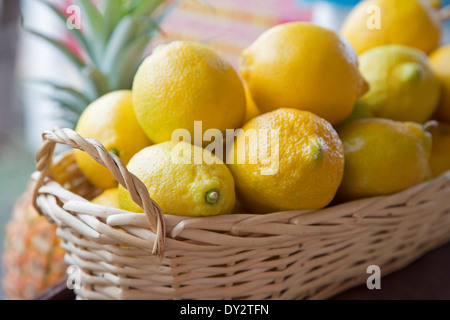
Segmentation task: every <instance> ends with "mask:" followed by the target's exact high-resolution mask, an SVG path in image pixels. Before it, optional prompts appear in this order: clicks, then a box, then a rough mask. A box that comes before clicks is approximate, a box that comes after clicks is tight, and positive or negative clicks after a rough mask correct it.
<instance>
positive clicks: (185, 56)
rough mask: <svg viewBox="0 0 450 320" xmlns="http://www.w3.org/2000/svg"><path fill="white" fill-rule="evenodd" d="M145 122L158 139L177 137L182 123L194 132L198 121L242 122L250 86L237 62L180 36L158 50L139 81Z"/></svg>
mask: <svg viewBox="0 0 450 320" xmlns="http://www.w3.org/2000/svg"><path fill="white" fill-rule="evenodd" d="M132 90H133V106H134V110H135V112H136V116H137V118H138V121H139V123H140V124H141V126H142V128H143V130H144V131H145V133H146V134H147V135H148V137H149V138H150V140H152V141H153V142H155V143H160V142H164V141H168V140H171V138H172V133H173V132H174V130H176V129H185V130H188V132H189V133H190V135H191V137H193V136H194V121H201V125H202V134H203V133H204V132H205V131H206V130H208V129H218V130H220V131H221V132H223V133H225V130H226V129H234V128H238V127H240V126H241V125H242V123H243V121H244V118H245V112H246V105H245V103H246V102H245V92H244V86H243V83H242V81H241V79H240V78H239V76H238V73H237V72H236V71H235V70H234V68H233V67H232V65H231V64H230V63H229V62H228V61H227V60H225V59H224V58H222V57H221V56H220V55H219V54H218V53H217V52H215V51H214V50H213V49H211V48H210V47H208V46H207V45H203V44H200V43H197V42H193V41H174V42H171V43H169V44H167V45H164V46H163V47H160V48H159V49H158V50H155V51H154V52H153V53H152V54H151V55H150V56H149V57H147V58H146V59H145V60H144V62H143V63H142V64H141V65H140V67H139V69H138V71H137V73H136V76H135V78H134V81H133V88H132Z"/></svg>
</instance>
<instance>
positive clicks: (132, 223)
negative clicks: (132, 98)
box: [33, 128, 450, 299]
mask: <svg viewBox="0 0 450 320" xmlns="http://www.w3.org/2000/svg"><path fill="white" fill-rule="evenodd" d="M43 139H44V143H43V145H42V147H41V148H40V149H39V150H38V152H37V155H36V160H37V171H36V172H35V174H34V175H33V179H34V180H35V181H36V188H35V195H34V196H35V205H36V207H37V209H38V210H39V211H40V212H41V213H42V214H44V215H45V216H47V217H48V218H49V219H50V220H51V221H53V222H54V223H55V224H57V226H58V231H57V234H58V236H59V237H60V238H61V240H62V243H61V246H62V247H63V249H65V250H66V251H67V255H66V262H67V263H68V264H69V265H75V266H77V267H78V268H79V270H80V271H81V274H80V276H81V278H80V279H79V280H80V285H81V286H80V287H79V288H75V293H76V295H77V298H78V299H326V298H329V297H331V296H333V295H335V294H337V293H339V292H342V291H343V290H345V289H348V288H350V287H352V286H355V285H359V284H361V283H364V282H365V281H366V279H367V277H368V276H369V275H368V274H367V273H366V270H367V267H368V266H370V265H378V266H380V268H381V273H382V275H386V274H388V273H390V272H392V271H395V270H398V269H400V268H402V267H404V266H406V265H407V264H409V263H411V262H412V261H414V260H415V259H417V258H418V257H420V256H421V255H423V254H424V253H426V252H427V251H429V250H431V249H433V248H435V247H437V246H439V245H441V244H444V243H446V242H448V241H449V240H450V201H449V199H450V172H448V173H447V174H444V175H442V176H441V177H439V178H437V179H434V180H430V181H427V182H425V183H422V184H419V185H416V186H414V187H412V188H409V189H407V190H404V191H402V192H399V193H397V194H393V195H389V196H383V197H374V198H368V199H362V200H358V201H352V202H348V203H344V204H340V205H335V206H331V207H328V208H325V209H321V210H316V211H305V210H303V211H289V212H276V213H271V214H264V215H258V214H247V213H245V214H230V215H223V216H214V217H201V218H191V217H184V216H172V215H164V214H163V213H162V212H161V209H160V208H159V207H158V205H157V204H156V203H154V202H153V200H152V199H151V198H150V197H149V195H148V192H147V191H146V188H145V186H144V185H143V183H142V182H141V181H139V180H138V179H137V178H136V177H135V176H134V175H132V174H131V173H129V172H128V171H127V169H126V166H125V165H124V164H123V163H122V162H121V161H120V159H119V158H117V157H116V156H114V155H113V154H111V153H109V152H107V151H106V149H105V148H104V147H103V146H102V145H101V144H100V143H98V142H97V141H95V140H92V139H86V138H83V137H81V136H79V135H78V134H77V133H75V132H74V131H72V130H70V129H58V128H56V129H54V130H53V131H48V132H44V133H43ZM56 143H61V144H66V145H69V146H72V147H74V148H78V149H81V150H84V151H85V152H87V153H89V154H90V155H91V156H92V157H93V158H94V159H95V160H97V161H98V162H99V163H101V164H103V165H104V166H106V167H107V168H109V169H110V171H111V172H112V173H113V175H114V176H115V177H116V178H117V181H118V182H119V183H120V184H122V185H123V186H124V187H126V188H127V189H128V190H129V191H130V194H131V195H132V198H133V200H134V201H135V202H136V203H137V204H138V205H139V206H141V207H142V208H143V210H144V213H131V212H128V211H124V210H121V209H116V208H109V207H105V206H100V205H96V204H93V203H91V202H90V201H89V200H90V199H92V198H93V197H94V196H95V195H96V194H98V192H99V190H96V189H95V188H94V187H92V186H91V185H90V184H89V183H88V182H87V181H86V179H85V178H84V177H83V175H82V174H81V173H80V171H79V169H78V167H77V165H76V163H75V160H74V158H73V155H72V153H67V154H65V155H64V156H63V157H60V158H59V159H58V160H57V161H53V160H52V154H53V151H54V147H55V144H56Z"/></svg>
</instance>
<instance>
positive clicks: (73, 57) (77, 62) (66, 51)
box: [25, 28, 86, 68]
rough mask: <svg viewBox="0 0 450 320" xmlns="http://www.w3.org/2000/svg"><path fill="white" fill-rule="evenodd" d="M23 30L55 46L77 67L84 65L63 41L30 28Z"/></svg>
mask: <svg viewBox="0 0 450 320" xmlns="http://www.w3.org/2000/svg"><path fill="white" fill-rule="evenodd" d="M25 30H26V31H28V32H29V33H31V34H33V35H35V36H37V37H39V38H41V39H43V40H45V41H47V42H48V43H50V44H51V45H53V46H54V47H56V48H57V49H58V50H59V52H61V53H62V54H64V56H65V57H66V58H68V59H69V60H70V61H72V62H73V64H74V65H75V66H77V67H78V68H83V67H85V66H86V65H85V63H84V62H83V60H81V58H80V57H78V56H77V55H76V54H75V53H74V52H73V51H72V50H71V49H70V48H69V47H68V46H67V45H66V44H65V43H64V42H62V41H60V40H57V39H54V38H51V37H49V36H46V35H45V34H42V33H40V32H38V31H34V30H31V29H28V28H25Z"/></svg>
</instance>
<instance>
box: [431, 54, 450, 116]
mask: <svg viewBox="0 0 450 320" xmlns="http://www.w3.org/2000/svg"><path fill="white" fill-rule="evenodd" d="M430 65H431V69H432V70H433V72H434V74H435V75H436V76H437V77H438V79H439V81H440V83H441V99H440V103H439V106H438V108H437V110H436V114H435V118H436V119H437V120H440V121H443V122H447V123H450V45H446V46H443V47H440V48H438V49H437V50H436V51H434V52H433V53H431V55H430Z"/></svg>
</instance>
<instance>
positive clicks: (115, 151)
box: [109, 149, 120, 157]
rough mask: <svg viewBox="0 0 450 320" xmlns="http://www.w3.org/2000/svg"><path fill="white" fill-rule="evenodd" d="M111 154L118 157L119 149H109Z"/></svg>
mask: <svg viewBox="0 0 450 320" xmlns="http://www.w3.org/2000/svg"><path fill="white" fill-rule="evenodd" d="M109 152H111V153H112V154H113V155H115V156H118V157H120V154H119V151H118V150H117V149H111V150H109Z"/></svg>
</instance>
